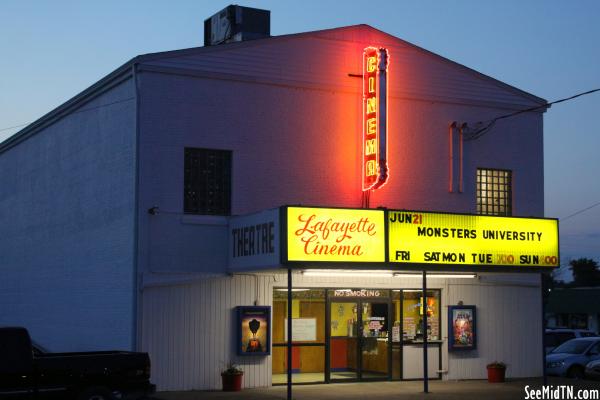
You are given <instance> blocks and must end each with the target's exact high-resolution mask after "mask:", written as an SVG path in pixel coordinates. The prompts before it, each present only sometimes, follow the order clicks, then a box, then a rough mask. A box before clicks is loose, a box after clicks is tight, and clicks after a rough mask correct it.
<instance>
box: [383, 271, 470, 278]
mask: <svg viewBox="0 0 600 400" xmlns="http://www.w3.org/2000/svg"><path fill="white" fill-rule="evenodd" d="M422 277H423V274H414V273H401V272H397V273H394V278H422ZM475 277H477V274H432V273H428V274H427V278H446V279H472V278H475Z"/></svg>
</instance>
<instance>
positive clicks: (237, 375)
mask: <svg viewBox="0 0 600 400" xmlns="http://www.w3.org/2000/svg"><path fill="white" fill-rule="evenodd" d="M243 376H244V370H242V369H241V368H240V367H239V366H237V365H235V364H234V363H231V362H230V363H229V364H227V368H225V369H224V370H223V371H221V380H222V382H223V391H225V392H239V391H240V390H242V377H243Z"/></svg>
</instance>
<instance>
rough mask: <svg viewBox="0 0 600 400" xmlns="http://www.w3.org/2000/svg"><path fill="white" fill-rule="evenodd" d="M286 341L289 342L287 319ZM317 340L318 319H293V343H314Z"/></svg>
mask: <svg viewBox="0 0 600 400" xmlns="http://www.w3.org/2000/svg"><path fill="white" fill-rule="evenodd" d="M284 340H287V318H286V319H285V331H284ZM315 340H317V319H316V318H292V342H310V341H313V342H314V341H315Z"/></svg>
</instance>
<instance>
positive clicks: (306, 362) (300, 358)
mask: <svg viewBox="0 0 600 400" xmlns="http://www.w3.org/2000/svg"><path fill="white" fill-rule="evenodd" d="M287 311H288V309H287V289H283V288H281V289H277V288H276V289H274V291H273V349H272V357H271V361H272V368H273V372H272V373H273V377H272V382H273V384H274V385H276V384H283V383H286V382H287ZM324 381H325V290H322V289H299V288H294V291H293V292H292V382H293V383H309V382H314V383H317V382H324Z"/></svg>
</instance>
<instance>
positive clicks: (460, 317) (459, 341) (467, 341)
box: [448, 305, 477, 351]
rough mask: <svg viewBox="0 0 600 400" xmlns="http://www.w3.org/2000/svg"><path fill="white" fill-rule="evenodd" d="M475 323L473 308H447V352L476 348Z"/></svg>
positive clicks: (474, 308)
mask: <svg viewBox="0 0 600 400" xmlns="http://www.w3.org/2000/svg"><path fill="white" fill-rule="evenodd" d="M476 321H477V318H476V307H475V306H464V305H458V306H448V350H450V351H455V350H475V349H476V348H477V323H476Z"/></svg>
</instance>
